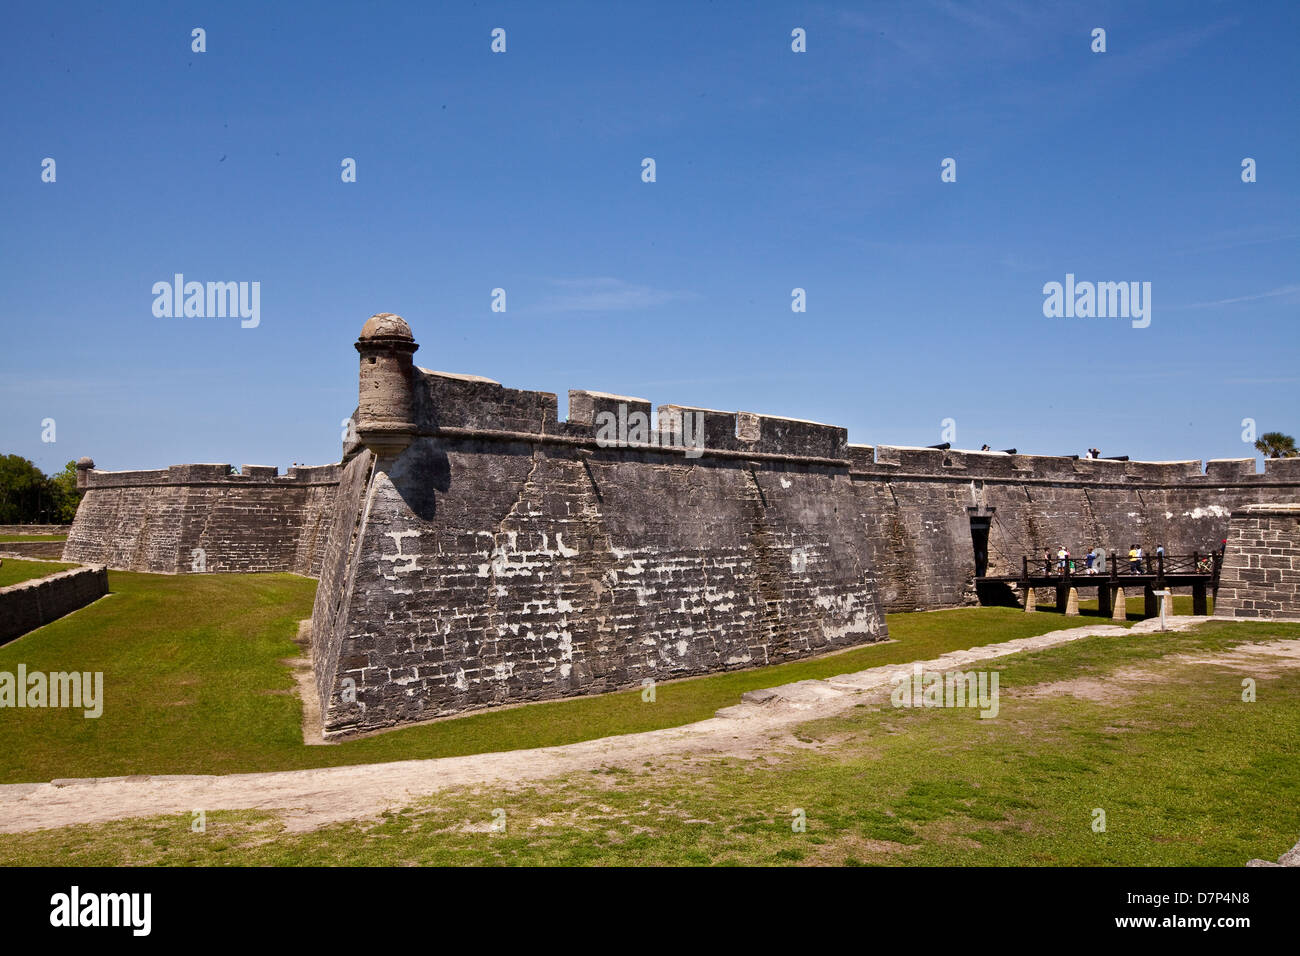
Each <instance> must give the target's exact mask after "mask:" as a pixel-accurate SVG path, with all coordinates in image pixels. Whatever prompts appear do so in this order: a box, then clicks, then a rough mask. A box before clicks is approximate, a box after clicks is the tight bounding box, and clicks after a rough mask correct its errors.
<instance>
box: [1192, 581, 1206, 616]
mask: <svg viewBox="0 0 1300 956" xmlns="http://www.w3.org/2000/svg"><path fill="white" fill-rule="evenodd" d="M1192 613H1193V614H1197V615H1200V616H1201V617H1204V616H1205V615H1206V614H1209V613H1210V612H1209V610H1208V605H1207V604H1206V601H1205V585H1204V584H1193V585H1192Z"/></svg>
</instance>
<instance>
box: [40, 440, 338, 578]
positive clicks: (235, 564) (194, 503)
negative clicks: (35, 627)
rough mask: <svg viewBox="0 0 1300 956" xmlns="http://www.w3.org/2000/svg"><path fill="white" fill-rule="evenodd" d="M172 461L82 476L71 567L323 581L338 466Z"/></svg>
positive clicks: (68, 552) (68, 551)
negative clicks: (283, 575)
mask: <svg viewBox="0 0 1300 956" xmlns="http://www.w3.org/2000/svg"><path fill="white" fill-rule="evenodd" d="M245 470H246V472H247V473H245V474H231V468H230V466H229V465H224V464H217V465H173V466H172V467H170V468H163V469H158V470H155V471H116V472H113V471H93V470H83V471H82V472H80V473H79V475H80V476H82V477H83V478H84V481H85V496H84V497H83V498H82V500H81V505H80V506H79V507H78V508H77V517H76V520H75V521H73V523H72V527H71V528H70V529H69V531H68V540H67V542H66V543H65V544H64V546H63V548H62V553H63V559H64V560H65V561H78V562H81V563H93V564H106V565H108V566H109V567H110V568H113V569H116V570H125V571H154V572H162V573H165V574H175V573H188V572H190V571H192V570H194V569H195V558H196V554H195V552H196V551H201V552H202V557H203V564H202V567H203V568H204V569H205V570H207V571H296V572H298V573H299V574H310V575H316V574H317V573H319V569H320V562H321V558H322V555H323V551H324V544H325V539H326V537H327V536H328V534H329V525H328V521H327V519H328V515H329V509H330V505H331V504H332V503H333V500H334V495H335V491H336V489H337V487H338V476H339V471H340V468H339V466H338V465H325V466H322V467H316V468H291V469H289V473H288V474H287V475H284V476H282V477H277V476H276V474H275V472H276V469H274V468H271V467H267V466H257V465H254V466H245Z"/></svg>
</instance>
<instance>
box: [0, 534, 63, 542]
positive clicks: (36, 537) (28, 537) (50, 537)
mask: <svg viewBox="0 0 1300 956" xmlns="http://www.w3.org/2000/svg"><path fill="white" fill-rule="evenodd" d="M67 540H68V536H67V535H66V534H0V544H5V543H8V542H11V541H67Z"/></svg>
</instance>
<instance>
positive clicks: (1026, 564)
mask: <svg viewBox="0 0 1300 956" xmlns="http://www.w3.org/2000/svg"><path fill="white" fill-rule="evenodd" d="M1102 560H1103V562H1109V567H1106V569H1105V570H1093V571H1091V572H1089V571H1083V572H1080V571H1079V570H1078V568H1077V567H1076V568H1075V569H1074V570H1073V571H1072V570H1070V564H1071V563H1074V562H1076V561H1077V559H1075V558H1073V557H1070V558H1067V559H1065V561H1064V562H1062V561H1061V559H1059V558H1052V557H1037V558H1030V557H1023V558H1021V570H1020V574H1010V575H983V576H977V577H976V578H975V584H976V586H977V587H978V586H979V585H981V584H1016V585H1019V586H1020V589H1021V593H1027V591H1028V589H1029V588H1055V589H1056V609H1057V610H1058V611H1064V610H1065V606H1066V602H1067V600H1068V598H1069V594H1070V588H1076V589H1078V590H1080V591H1082V590H1083V589H1084V588H1096V589H1097V605H1098V610H1099V611H1100V612H1101V613H1102V614H1107V615H1108V614H1110V613H1111V611H1112V608H1113V604H1114V600H1115V592H1116V591H1117V590H1119V589H1120V588H1133V589H1136V588H1137V586H1138V585H1141V586H1142V596H1143V598H1144V601H1143V612H1144V613H1145V615H1146V616H1147V617H1154V616H1155V615H1156V614H1159V613H1160V607H1159V603H1158V598H1157V597H1156V594H1155V592H1156V591H1165V590H1169V589H1171V588H1187V587H1189V588H1191V589H1192V613H1193V614H1202V615H1203V614H1206V613H1208V607H1209V605H1208V602H1207V600H1206V596H1207V592H1208V590H1209V589H1211V588H1213V589H1217V588H1218V586H1219V570H1220V568H1221V567H1222V565H1223V554H1222V552H1218V551H1214V552H1209V553H1207V554H1202V553H1200V552H1193V553H1192V554H1185V555H1171V554H1162V553H1157V554H1155V555H1148V556H1144V557H1143V559H1142V561H1141V564H1140V567H1141V569H1142V570H1140V571H1135V570H1132V569H1130V567H1129V562H1128V560H1127V557H1126V556H1125V555H1124V554H1123V553H1122V552H1118V553H1117V554H1116V555H1114V556H1107V557H1104V558H1103V559H1102ZM1062 565H1063V566H1062Z"/></svg>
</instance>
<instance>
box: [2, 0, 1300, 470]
mask: <svg viewBox="0 0 1300 956" xmlns="http://www.w3.org/2000/svg"><path fill="white" fill-rule="evenodd" d="M444 6H445V7H448V8H454V9H450V10H449V9H443V8H444ZM194 27H202V28H203V29H205V30H206V36H207V51H206V52H204V53H195V52H192V50H191V30H192V29H193V28H194ZM496 27H501V28H504V29H505V30H506V39H507V48H506V52H505V53H504V54H494V53H492V52H491V50H490V48H489V47H490V43H491V36H490V33H491V31H492V30H493V28H496ZM795 27H802V28H804V29H805V30H806V31H807V38H808V39H807V47H808V50H807V52H806V53H794V52H792V51H791V49H790V44H791V39H790V33H791V30H792V29H793V28H795ZM1095 27H1102V28H1104V29H1105V30H1106V45H1107V51H1106V52H1105V53H1093V52H1092V51H1091V49H1090V46H1091V43H1092V40H1091V32H1092V30H1093V29H1094V28H1095ZM1298 38H1300V4H1294V3H1290V2H1279V3H1252V4H1244V5H1243V4H1235V3H1226V2H1225V3H1161V4H1155V3H1150V4H1148V3H1133V2H1117V3H1100V4H1099V3H1089V4H1069V3H1064V4H1042V3H1036V2H1034V3H1030V2H1027V3H1001V2H989V3H979V4H958V3H926V2H906V3H897V4H894V3H858V4H847V3H846V4H821V3H791V4H785V3H753V2H737V3H695V2H691V3H685V2H683V3H669V2H665V3H658V4H631V3H626V4H625V3H590V4H586V3H581V4H580V3H558V4H546V5H542V4H536V3H523V4H495V3H478V4H476V5H472V6H470V5H465V4H454V5H453V4H446V5H443V4H428V3H410V4H398V3H392V4H389V3H372V4H347V5H344V4H329V3H321V4H313V5H311V6H310V7H303V8H302V9H292V8H290V7H289V6H288V5H272V4H262V3H249V4H238V3H221V4H163V3H158V4H150V3H132V4H103V5H101V4H95V5H89V4H87V5H75V4H74V5H68V4H50V5H45V4H25V5H22V6H18V5H11V6H10V7H9V8H8V9H7V11H6V12H5V14H4V29H3V30H2V31H0V53H2V54H3V55H2V56H0V103H2V106H0V130H3V137H2V138H0V141H2V142H3V148H2V149H0V181H3V183H4V184H5V185H4V188H3V190H0V222H3V228H2V229H0V326H2V328H3V336H2V338H0V342H2V343H3V344H2V346H0V401H3V406H4V410H3V413H0V452H4V453H8V452H14V453H18V454H21V455H23V456H25V457H28V458H31V459H33V460H34V461H36V462H37V464H38V465H40V466H41V467H43V468H45V469H46V470H50V469H54V468H57V467H59V466H61V465H62V463H63V462H65V461H68V460H69V459H73V458H77V457H79V456H81V455H91V456H92V457H93V458H94V459H95V461H96V463H97V465H98V466H99V467H101V468H107V469H125V468H148V467H161V466H165V465H168V464H173V463H179V462H189V461H229V462H231V463H234V464H242V463H258V464H273V465H279V466H281V467H282V468H283V467H286V466H288V465H289V464H290V463H291V462H295V461H296V462H304V463H311V464H317V463H324V462H328V461H334V460H337V458H338V455H339V446H340V443H339V439H340V424H339V423H340V420H341V419H343V418H344V417H346V416H347V414H348V413H349V412H350V411H351V410H352V409H353V407H354V406H355V404H356V373H357V356H356V352H355V351H354V350H353V349H352V343H353V341H355V339H356V335H357V333H358V331H359V330H360V328H361V325H362V323H363V322H364V321H365V319H366V318H367V317H368V316H369V315H371V314H372V313H375V312H381V311H391V312H397V313H399V314H401V315H403V316H405V317H406V319H407V320H408V321H409V322H410V324H411V326H412V328H413V329H414V332H415V335H416V339H417V341H418V342H419V343H420V350H419V352H417V353H416V361H417V363H418V364H420V365H422V366H424V367H428V368H434V369H440V370H446V371H453V372H467V373H473V374H479V375H486V376H489V377H491V378H494V379H496V380H498V381H500V382H502V383H503V384H505V385H508V386H512V387H518V388H530V389H542V390H546V391H552V392H556V393H558V395H559V397H560V411H561V415H562V416H563V414H564V413H565V409H566V405H567V390H568V389H570V388H589V389H594V390H600V391H608V392H617V393H621V394H629V395H637V396H642V397H645V398H648V399H650V400H651V401H653V402H655V403H656V404H659V403H670V402H671V403H680V404H687V405H699V406H705V407H711V408H724V409H743V410H747V411H756V412H762V413H767V414H775V415H784V416H788V417H792V418H804V419H813V420H817V421H823V422H828V423H832V424H837V425H843V426H846V427H847V428H848V429H849V440H850V441H853V442H859V443H886V444H888V443H893V444H930V443H934V442H938V441H940V440H941V432H940V430H941V422H942V420H943V419H945V418H952V419H954V420H955V422H956V432H957V434H956V444H957V445H958V446H959V447H966V448H978V447H979V446H980V445H981V443H984V442H987V443H989V444H990V445H992V446H993V447H994V448H1004V447H1008V446H1013V445H1014V446H1016V447H1017V448H1019V449H1020V450H1021V451H1025V452H1032V453H1042V454H1071V453H1083V452H1085V451H1086V449H1087V448H1088V447H1090V446H1094V445H1095V446H1097V447H1099V448H1101V450H1102V454H1129V455H1132V456H1133V457H1135V458H1147V459H1176V458H1177V459H1182V458H1216V457H1243V456H1246V455H1250V454H1253V453H1254V452H1253V448H1252V447H1251V446H1249V445H1247V444H1244V443H1243V442H1242V440H1241V432H1242V426H1241V421H1242V419H1243V418H1253V419H1255V420H1256V422H1257V423H1258V429H1259V431H1261V432H1262V431H1268V430H1282V431H1286V432H1289V433H1291V434H1296V433H1297V432H1300V402H1297V400H1296V399H1297V394H1298V393H1300V361H1298V359H1300V335H1297V319H1298V318H1300V268H1298V267H1300V255H1298V253H1300V175H1297V174H1298V173H1300V169H1298V168H1297V166H1298V165H1300V160H1298V159H1297V157H1300V136H1298V135H1297V131H1298V121H1297V118H1298V117H1300V103H1298V102H1297V100H1298V99H1300V96H1298V93H1300V82H1298V81H1300V66H1298V64H1300V60H1298V59H1297V57H1296V56H1295V49H1296V43H1297V39H1298ZM45 157H51V158H53V159H55V161H56V163H57V167H56V171H57V179H56V181H55V182H54V183H44V182H42V181H41V163H42V160H43V159H44V158H45ZM344 157H352V158H354V159H355V160H356V162H357V182H355V183H343V182H342V181H341V179H340V162H341V161H342V159H343V158H344ZM644 157H653V158H654V159H655V161H656V166H657V181H656V182H654V183H644V182H642V181H641V161H642V159H643V158H644ZM945 157H953V158H955V159H956V161H957V181H956V182H955V183H943V182H941V181H940V175H939V174H940V163H941V161H942V160H943V159H944V158H945ZM1244 157H1252V158H1254V159H1255V160H1256V162H1257V164H1258V181H1257V182H1255V183H1251V184H1246V183H1243V182H1242V181H1241V161H1242V159H1243V158H1244ZM177 272H180V273H183V274H184V275H185V276H186V278H187V279H191V280H198V281H258V282H260V283H261V322H260V325H259V326H258V327H257V328H250V329H245V328H241V327H240V323H239V321H238V320H237V319H216V318H157V317H155V316H154V314H153V311H152V304H153V294H152V292H151V289H152V286H153V284H154V283H155V282H158V281H170V280H171V277H172V276H173V274H174V273H177ZM1066 273H1073V274H1075V275H1076V277H1077V278H1078V279H1079V280H1081V281H1082V280H1091V281H1141V282H1150V283H1151V284H1152V321H1151V325H1150V326H1149V327H1148V328H1145V329H1134V328H1132V327H1131V323H1130V322H1129V321H1128V320H1125V319H1116V318H1072V319H1049V318H1045V317H1044V315H1043V300H1044V295H1043V291H1042V289H1043V285H1044V283H1047V282H1052V281H1057V282H1062V281H1064V278H1065V275H1066ZM497 287H500V288H504V289H505V290H506V296H507V311H506V312H505V313H497V312H493V311H491V309H490V304H491V290H492V289H494V288H497ZM795 287H800V288H804V289H805V290H806V292H807V312H806V313H803V314H796V313H792V312H791V309H790V302H791V290H792V289H793V288H795ZM46 418H53V419H54V420H55V422H56V429H57V431H56V438H57V440H56V442H55V443H53V444H50V443H44V442H42V440H41V435H42V424H41V423H42V420H43V419H46Z"/></svg>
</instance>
